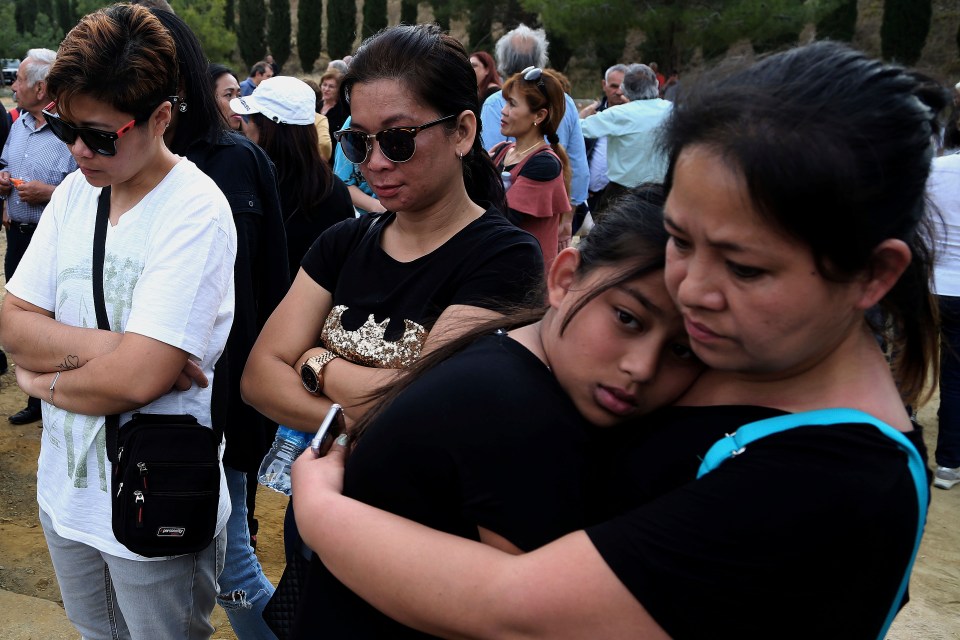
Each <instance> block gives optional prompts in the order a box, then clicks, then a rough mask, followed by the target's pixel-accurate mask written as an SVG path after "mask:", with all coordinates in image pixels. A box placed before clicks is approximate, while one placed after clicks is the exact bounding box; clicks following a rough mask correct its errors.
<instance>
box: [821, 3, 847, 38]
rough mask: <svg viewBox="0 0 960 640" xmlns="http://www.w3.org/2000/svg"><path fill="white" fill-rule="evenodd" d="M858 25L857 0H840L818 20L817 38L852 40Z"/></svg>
mask: <svg viewBox="0 0 960 640" xmlns="http://www.w3.org/2000/svg"><path fill="white" fill-rule="evenodd" d="M856 27H857V0H840V2H839V3H838V4H837V6H836V7H834V8H833V10H832V11H829V12H827V13H826V14H824V15H823V16H822V17H821V18H820V19H819V20H818V21H817V39H819V40H840V41H842V42H850V41H852V40H853V34H854V32H855V31H856Z"/></svg>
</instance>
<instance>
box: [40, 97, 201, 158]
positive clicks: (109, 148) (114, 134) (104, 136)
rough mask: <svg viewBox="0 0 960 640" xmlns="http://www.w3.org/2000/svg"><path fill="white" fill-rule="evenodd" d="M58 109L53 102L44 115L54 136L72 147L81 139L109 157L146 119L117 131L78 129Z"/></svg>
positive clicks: (136, 119)
mask: <svg viewBox="0 0 960 640" xmlns="http://www.w3.org/2000/svg"><path fill="white" fill-rule="evenodd" d="M165 101H169V102H172V103H173V104H174V105H176V104H177V103H178V102H179V101H180V98H179V97H177V96H170V97H169V98H167V99H166V100H165ZM161 104H162V103H161ZM158 106H159V105H158ZM56 108H57V103H56V102H51V103H50V104H48V105H47V106H46V107H44V108H43V115H44V116H45V117H46V121H47V124H48V125H50V131H52V132H53V135H55V136H57V137H58V138H59V139H60V140H62V141H63V142H64V143H65V144H70V145H72V144H74V143H75V142H76V141H77V138H80V139H81V140H83V144H85V145H87V147H88V148H89V149H90V151H93V152H94V153H98V154H100V155H101V156H108V157H109V156H115V155H117V140H119V139H120V138H122V137H123V136H124V134H126V133H128V132H129V131H130V130H131V129H133V128H134V127H135V126H136V124H137V122H138V121H142V120H145V119H146V118H134V119H133V120H131V121H130V122H128V123H127V124H125V125H123V126H122V127H120V128H119V129H117V130H116V131H103V130H101V129H91V128H89V127H77V126H75V125H72V124H70V123H69V122H67V121H66V120H64V119H63V118H61V117H60V116H59V115H58V114H56V113H54V110H55V109H56ZM155 108H156V107H155ZM181 110H183V109H182V107H181ZM152 111H153V110H151V113H152Z"/></svg>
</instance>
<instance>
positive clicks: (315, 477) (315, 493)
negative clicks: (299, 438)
mask: <svg viewBox="0 0 960 640" xmlns="http://www.w3.org/2000/svg"><path fill="white" fill-rule="evenodd" d="M348 447H349V438H348V436H346V435H341V436H339V437H338V438H337V439H336V440H334V442H333V445H332V446H331V447H330V451H329V452H328V453H327V455H325V456H324V457H323V458H318V457H317V454H315V453H314V452H313V449H312V448H310V447H307V450H306V451H304V452H303V453H302V454H301V455H300V457H299V458H297V459H296V460H295V461H294V463H293V467H292V468H291V488H292V493H293V511H294V513H295V514H297V515H298V517H299V516H300V515H301V514H302V515H303V517H304V518H307V519H309V518H311V517H314V516H316V515H317V514H315V513H312V511H313V509H312V507H313V508H316V506H317V505H316V501H317V500H318V499H320V498H321V497H322V496H323V495H325V494H330V493H333V494H337V495H340V493H341V492H342V491H343V469H344V464H345V463H346V458H347V453H348V452H347V448H348ZM311 514H312V515H311ZM298 525H299V523H298ZM299 526H301V527H302V525H299Z"/></svg>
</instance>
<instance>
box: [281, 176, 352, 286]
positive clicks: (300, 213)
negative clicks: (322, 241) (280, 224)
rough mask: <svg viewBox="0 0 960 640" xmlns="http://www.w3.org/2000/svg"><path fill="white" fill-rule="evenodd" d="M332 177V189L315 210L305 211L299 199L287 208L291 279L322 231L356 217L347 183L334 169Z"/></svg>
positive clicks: (286, 219)
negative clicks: (334, 172) (298, 203)
mask: <svg viewBox="0 0 960 640" xmlns="http://www.w3.org/2000/svg"><path fill="white" fill-rule="evenodd" d="M330 180H331V181H332V182H333V184H331V185H330V192H329V193H327V197H326V198H324V199H323V200H321V201H320V203H319V204H318V205H317V206H316V208H315V209H314V210H313V211H304V210H302V209H300V208H299V207H298V206H296V205H297V203H296V202H295V201H291V204H292V206H294V207H295V208H294V209H293V210H292V211H286V210H285V211H284V212H283V218H284V227H285V228H286V230H287V252H288V255H289V260H290V278H291V279H293V278H296V277H297V272H298V271H299V270H300V261H301V260H303V257H304V255H306V253H307V251H308V250H309V249H310V247H311V246H313V243H314V242H315V241H316V239H317V238H319V237H320V234H321V233H323V232H324V231H326V230H327V229H329V228H330V227H332V226H333V225H335V224H337V223H338V222H340V221H341V220H347V219H349V218H353V217H354V215H355V214H356V211H355V210H354V208H353V200H351V199H350V192H349V191H348V190H347V185H345V184H343V180H341V179H340V178H338V177H337V176H335V175H333V173H332V172H331V173H330Z"/></svg>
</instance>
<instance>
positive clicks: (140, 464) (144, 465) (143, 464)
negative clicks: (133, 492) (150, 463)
mask: <svg viewBox="0 0 960 640" xmlns="http://www.w3.org/2000/svg"><path fill="white" fill-rule="evenodd" d="M137 469H139V470H140V477H141V478H143V490H144V491H147V473H149V471H148V470H147V463H146V462H138V463H137Z"/></svg>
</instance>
